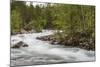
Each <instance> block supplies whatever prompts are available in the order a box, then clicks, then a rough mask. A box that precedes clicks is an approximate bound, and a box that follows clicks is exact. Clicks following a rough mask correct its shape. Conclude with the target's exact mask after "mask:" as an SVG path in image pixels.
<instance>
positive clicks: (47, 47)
mask: <svg viewBox="0 0 100 67" xmlns="http://www.w3.org/2000/svg"><path fill="white" fill-rule="evenodd" d="M53 33H54V31H46V30H45V31H43V32H42V33H32V34H18V35H13V36H11V46H12V45H14V44H16V43H17V42H19V41H23V42H25V43H26V44H28V45H29V47H21V48H18V49H12V48H11V66H20V65H38V64H39V65H40V64H51V63H64V62H68V63H69V62H79V61H94V60H95V52H94V51H87V50H84V49H80V48H71V47H64V46H60V45H51V44H50V43H49V42H47V41H41V40H37V39H36V37H39V36H45V35H51V34H53Z"/></svg>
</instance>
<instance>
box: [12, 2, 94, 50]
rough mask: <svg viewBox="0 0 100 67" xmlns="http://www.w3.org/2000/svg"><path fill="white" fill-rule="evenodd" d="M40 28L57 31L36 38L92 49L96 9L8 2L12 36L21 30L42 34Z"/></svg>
mask: <svg viewBox="0 0 100 67" xmlns="http://www.w3.org/2000/svg"><path fill="white" fill-rule="evenodd" d="M43 29H46V30H57V32H56V33H55V34H54V35H50V36H44V37H38V38H37V39H40V40H45V41H52V44H54V43H55V42H57V44H63V45H66V46H75V47H80V48H83V49H87V50H95V6H89V5H74V4H59V3H44V4H36V5H34V2H30V5H27V4H26V2H24V1H12V2H11V35H14V34H18V33H20V34H21V33H22V32H21V31H22V30H25V31H27V32H28V31H31V30H34V31H35V32H42V30H43Z"/></svg>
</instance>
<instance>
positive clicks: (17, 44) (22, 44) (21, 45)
mask: <svg viewBox="0 0 100 67" xmlns="http://www.w3.org/2000/svg"><path fill="white" fill-rule="evenodd" d="M20 47H28V45H27V44H25V43H24V42H22V41H20V42H18V43H16V44H15V45H13V46H12V47H11V48H20Z"/></svg>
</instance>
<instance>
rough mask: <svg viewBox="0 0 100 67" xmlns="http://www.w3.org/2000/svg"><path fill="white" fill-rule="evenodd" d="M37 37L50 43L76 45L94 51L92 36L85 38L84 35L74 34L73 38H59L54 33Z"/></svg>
mask: <svg viewBox="0 0 100 67" xmlns="http://www.w3.org/2000/svg"><path fill="white" fill-rule="evenodd" d="M37 39H39V40H42V41H50V43H51V44H52V45H64V46H70V47H78V48H82V49H86V50H93V51H95V40H94V39H92V38H85V37H83V38H82V37H81V38H79V37H77V36H74V37H73V38H71V37H68V36H65V37H64V38H61V37H57V34H55V35H48V36H41V37H37Z"/></svg>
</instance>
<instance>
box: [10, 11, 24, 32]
mask: <svg viewBox="0 0 100 67" xmlns="http://www.w3.org/2000/svg"><path fill="white" fill-rule="evenodd" d="M21 23H22V19H21V18H20V13H18V12H17V11H16V10H13V11H12V14H11V32H12V33H13V32H19V31H20V29H21Z"/></svg>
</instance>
